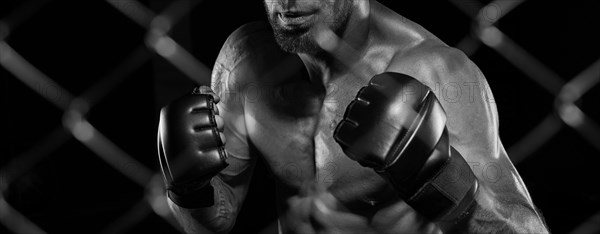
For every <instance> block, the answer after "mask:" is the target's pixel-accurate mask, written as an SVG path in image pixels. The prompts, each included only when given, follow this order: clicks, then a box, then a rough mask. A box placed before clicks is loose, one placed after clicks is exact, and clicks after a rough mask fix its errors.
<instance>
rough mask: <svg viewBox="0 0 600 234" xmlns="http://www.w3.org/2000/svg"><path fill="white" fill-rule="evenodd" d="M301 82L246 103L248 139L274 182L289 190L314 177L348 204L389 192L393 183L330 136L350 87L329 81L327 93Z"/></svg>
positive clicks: (378, 199)
mask: <svg viewBox="0 0 600 234" xmlns="http://www.w3.org/2000/svg"><path fill="white" fill-rule="evenodd" d="M305 88H307V87H304V86H301V85H300V86H293V87H287V88H284V89H285V90H293V91H294V92H295V94H294V95H290V96H288V97H287V98H286V97H284V96H281V97H280V98H281V99H279V100H278V99H277V98H271V99H269V100H265V101H264V102H255V103H251V105H252V107H251V108H249V107H248V103H246V111H248V110H252V112H251V113H247V115H248V114H250V116H251V121H249V122H250V123H249V124H252V125H253V129H254V130H253V131H252V132H250V136H251V140H252V143H253V144H254V145H255V146H256V148H257V149H258V150H259V151H260V153H261V154H262V156H263V157H264V159H265V161H266V162H267V164H268V166H269V167H270V168H271V170H272V172H273V174H274V175H275V177H276V178H277V180H278V182H279V183H278V184H280V186H283V187H285V188H286V191H290V194H288V195H289V196H292V195H295V193H297V192H298V191H299V190H300V188H301V187H302V186H308V185H311V184H314V183H319V184H321V185H323V186H325V187H326V188H327V189H328V191H330V192H331V193H332V194H334V196H336V197H337V198H338V199H339V200H340V201H342V202H343V203H344V204H346V205H347V206H350V207H357V208H358V207H362V208H368V207H369V206H375V205H377V204H379V203H382V202H384V201H387V200H389V199H391V198H392V197H394V196H395V193H394V192H393V189H391V187H390V186H389V185H388V183H387V182H386V181H385V180H384V179H383V178H382V177H381V176H379V175H378V174H376V173H375V172H374V171H373V170H372V169H370V168H365V167H362V166H361V165H359V164H358V163H357V162H355V161H353V160H351V159H350V158H348V157H347V156H346V155H345V154H344V152H343V151H342V149H341V147H340V146H339V145H338V144H337V142H335V140H334V138H333V132H334V130H335V128H336V126H337V123H338V122H339V121H340V120H341V119H342V118H343V114H344V111H345V109H346V106H347V104H348V103H350V101H351V100H352V99H353V98H354V96H355V91H354V90H353V89H345V88H338V87H330V88H328V90H327V94H326V95H324V96H323V95H321V96H318V95H315V96H313V95H311V92H308V91H303V90H302V89H305ZM358 88H359V87H357V88H356V90H358ZM346 90H349V91H346ZM273 92H276V93H277V92H278V91H276V90H273ZM294 98H296V99H294ZM292 109H293V110H294V111H290V110H292ZM362 208H361V209H362Z"/></svg>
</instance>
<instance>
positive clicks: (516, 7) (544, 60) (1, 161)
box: [0, 0, 600, 233]
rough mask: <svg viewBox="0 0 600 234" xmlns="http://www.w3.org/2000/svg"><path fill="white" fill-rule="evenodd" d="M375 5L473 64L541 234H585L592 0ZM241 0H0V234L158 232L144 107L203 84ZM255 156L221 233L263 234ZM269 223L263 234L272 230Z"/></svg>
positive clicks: (269, 185)
mask: <svg viewBox="0 0 600 234" xmlns="http://www.w3.org/2000/svg"><path fill="white" fill-rule="evenodd" d="M380 2H381V3H383V4H384V5H387V6H389V7H390V8H392V9H394V10H395V11H397V12H398V13H400V14H401V15H403V16H405V17H407V18H409V19H411V20H413V21H415V22H417V23H419V24H421V25H422V26H424V27H425V28H427V29H428V30H430V31H431V32H433V33H434V34H435V35H437V36H438V37H439V38H441V39H442V40H443V41H445V42H446V43H447V44H449V45H452V46H455V47H458V48H459V49H461V50H463V51H464V52H465V53H466V54H467V55H468V56H469V57H470V58H471V59H472V60H473V61H474V62H475V63H476V64H477V65H478V66H479V67H480V68H481V70H482V71H483V73H484V74H485V76H486V77H487V79H488V82H489V83H490V86H491V89H492V91H493V93H494V96H495V99H494V100H493V101H495V102H496V104H497V106H498V109H499V113H500V134H501V139H502V140H503V143H504V146H505V147H506V148H507V150H508V151H509V156H510V157H511V158H512V160H513V162H514V163H515V164H516V166H517V169H518V170H519V172H520V173H521V176H522V177H523V179H524V181H525V183H526V184H527V186H528V188H529V191H530V193H531V195H532V197H533V199H534V202H535V203H536V205H537V206H538V208H540V210H541V211H542V212H543V215H544V216H545V218H546V221H547V223H548V225H549V227H550V229H551V231H552V232H555V233H590V232H600V227H599V226H600V197H599V196H600V191H599V190H600V189H599V188H598V185H597V184H598V182H597V181H598V179H600V173H599V172H600V170H598V169H597V165H600V157H599V156H600V127H599V124H598V123H600V111H599V108H598V104H597V103H596V102H598V101H600V86H599V85H597V83H598V81H600V36H599V35H598V33H597V32H598V30H599V29H600V16H599V15H598V14H597V11H599V10H600V7H599V4H598V3H594V2H593V1H568V2H565V1H561V2H556V1H524V0H497V1H478V0H449V1H410V2H404V1H392V0H381V1H380ZM255 20H266V15H265V13H264V9H263V5H262V3H261V1H259V0H252V1H215V0H205V1H193V0H179V1H160V0H137V1H136V0H108V1H49V0H45V1H44V0H40V1H36V0H31V1H18V0H3V1H1V2H0V78H1V86H0V90H1V106H0V126H1V130H0V131H1V134H2V135H4V139H5V140H2V143H1V144H0V147H1V148H0V156H1V157H0V190H1V192H2V193H0V233H68V232H75V233H167V232H177V231H179V229H178V227H177V225H175V223H174V222H173V219H172V217H171V216H170V215H169V213H168V211H167V209H166V207H165V203H164V199H165V197H164V194H163V190H162V189H163V187H162V186H163V184H162V178H161V177H160V174H158V161H157V153H156V129H157V123H158V111H159V109H160V107H161V106H164V105H165V104H166V103H168V102H169V101H170V100H172V99H174V98H175V97H177V96H180V95H182V94H183V93H185V92H189V91H190V90H191V89H192V87H193V84H194V82H200V83H208V82H209V80H210V77H209V74H210V69H212V65H213V63H214V60H215V58H216V56H217V54H218V52H219V50H220V48H221V45H222V44H223V42H224V41H225V39H226V38H227V36H228V35H229V33H231V32H232V31H233V30H235V29H236V28H237V27H239V26H241V25H242V24H244V23H247V22H250V21H255ZM264 171H265V170H264V166H262V165H259V166H258V169H257V173H256V175H255V177H254V178H253V181H252V187H251V189H250V192H249V197H248V199H247V202H246V204H245V205H244V207H243V211H242V214H241V215H240V217H239V218H238V223H237V225H236V228H235V229H234V231H233V232H235V233H253V232H260V231H261V230H269V229H268V226H269V225H270V224H272V222H273V220H275V218H276V217H277V216H276V214H275V208H274V204H273V199H274V190H273V181H272V179H271V178H270V177H269V175H267V173H266V172H264ZM271 230H272V229H271Z"/></svg>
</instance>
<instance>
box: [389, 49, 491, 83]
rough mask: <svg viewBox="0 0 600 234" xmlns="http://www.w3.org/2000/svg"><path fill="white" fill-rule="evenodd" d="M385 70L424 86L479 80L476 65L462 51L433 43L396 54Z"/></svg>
mask: <svg viewBox="0 0 600 234" xmlns="http://www.w3.org/2000/svg"><path fill="white" fill-rule="evenodd" d="M386 70H387V71H391V72H400V73H407V74H409V75H413V76H414V77H416V78H417V79H419V80H421V81H422V82H424V83H429V82H448V80H446V79H450V78H451V79H453V80H455V79H461V80H462V81H465V82H469V81H478V79H480V78H481V77H480V74H479V72H478V69H477V68H476V66H475V64H474V63H473V62H472V61H471V60H470V59H469V58H468V57H467V56H466V55H465V54H464V53H463V52H462V51H461V50H459V49H456V48H454V47H450V46H447V45H445V44H444V43H442V42H439V41H437V40H433V39H427V40H424V41H422V42H420V43H418V44H416V45H414V46H412V47H410V48H408V49H406V50H403V51H399V52H397V53H396V54H395V55H394V56H393V58H392V60H391V61H390V64H389V66H388V68H387V69H386Z"/></svg>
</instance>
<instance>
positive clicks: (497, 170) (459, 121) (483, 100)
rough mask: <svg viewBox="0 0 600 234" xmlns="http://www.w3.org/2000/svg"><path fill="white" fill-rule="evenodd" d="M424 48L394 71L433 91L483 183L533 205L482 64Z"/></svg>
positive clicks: (456, 53) (447, 51)
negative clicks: (506, 142)
mask: <svg viewBox="0 0 600 234" xmlns="http://www.w3.org/2000/svg"><path fill="white" fill-rule="evenodd" d="M425 51H426V52H425V53H422V52H417V53H415V54H413V55H412V56H409V57H410V59H408V60H406V59H404V60H403V61H402V63H403V64H404V65H402V67H400V68H399V69H396V70H397V71H398V72H403V73H407V74H408V75H411V76H413V77H416V78H417V79H419V80H420V81H421V82H422V83H424V84H425V85H427V86H428V87H429V88H430V89H431V90H433V92H434V93H435V95H436V97H437V98H438V99H439V101H440V102H441V104H442V106H443V108H444V110H445V111H446V115H447V116H448V119H447V121H448V122H447V127H448V131H449V136H450V144H451V145H452V146H453V147H454V148H455V149H456V150H457V151H458V152H460V153H461V155H462V156H463V157H464V158H465V160H466V161H467V162H468V163H469V165H470V166H471V169H472V170H473V173H474V174H475V176H476V177H477V179H478V180H479V182H480V185H482V186H481V187H484V189H490V190H491V191H493V192H494V194H497V195H500V194H502V196H503V197H505V198H506V197H510V198H514V199H516V200H524V201H525V202H527V203H528V205H531V206H533V204H532V202H531V199H530V197H529V194H528V192H527V190H526V188H525V185H524V183H523V182H522V180H521V178H520V176H519V175H518V173H517V171H516V169H515V168H514V166H513V165H512V163H511V161H510V159H509V158H508V156H507V154H506V151H505V149H504V147H503V146H502V143H501V141H500V138H499V133H498V124H499V123H498V112H497V109H496V104H495V102H494V98H493V96H492V93H491V90H490V88H489V85H488V83H487V81H486V80H485V77H484V76H483V74H482V73H481V71H480V70H479V68H477V66H476V65H475V64H474V63H473V62H471V61H470V60H469V59H468V58H467V56H466V55H464V53H462V52H461V51H459V50H456V49H453V48H449V47H444V46H439V47H437V48H434V49H428V50H425ZM406 64H409V65H408V66H407V65H406ZM392 70H394V69H393V68H392Z"/></svg>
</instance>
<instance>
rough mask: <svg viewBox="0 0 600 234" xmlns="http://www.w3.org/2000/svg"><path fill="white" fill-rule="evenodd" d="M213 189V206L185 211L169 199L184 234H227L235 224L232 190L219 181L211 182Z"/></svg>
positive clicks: (216, 178) (235, 209)
mask: <svg viewBox="0 0 600 234" xmlns="http://www.w3.org/2000/svg"><path fill="white" fill-rule="evenodd" d="M211 185H212V186H213V187H214V205H213V206H210V207H205V208H197V209H186V208H182V207H179V206H178V205H177V204H175V203H173V202H172V201H171V200H170V199H169V201H168V202H169V207H170V208H171V211H172V212H173V214H174V215H175V218H176V219H177V221H178V222H179V224H180V225H181V227H182V228H183V229H184V231H185V232H186V233H228V232H229V231H230V230H231V229H232V228H233V225H234V224H235V218H236V216H237V208H236V206H235V204H237V201H236V200H235V196H234V195H233V192H232V189H231V188H230V187H229V186H228V185H227V184H225V183H223V182H222V180H221V179H219V178H218V177H215V178H213V179H212V180H211Z"/></svg>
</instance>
